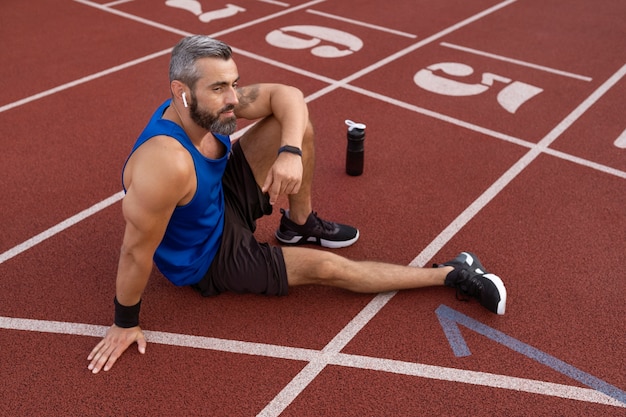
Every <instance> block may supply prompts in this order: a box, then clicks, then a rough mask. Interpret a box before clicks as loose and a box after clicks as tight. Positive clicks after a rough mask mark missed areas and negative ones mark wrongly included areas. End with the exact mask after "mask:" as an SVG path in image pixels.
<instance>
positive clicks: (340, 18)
mask: <svg viewBox="0 0 626 417" xmlns="http://www.w3.org/2000/svg"><path fill="white" fill-rule="evenodd" d="M307 13H311V14H315V15H318V16H322V17H327V18H329V19H334V20H338V21H340V22H346V23H350V24H353V25H357V26H363V27H366V28H369V29H374V30H378V31H381V32H387V33H391V34H393V35H398V36H403V37H405V38H410V39H415V38H417V35H414V34H412V33H407V32H402V31H399V30H395V29H389V28H386V27H384V26H378V25H373V24H371V23H367V22H361V21H359V20H355V19H350V18H346V17H343V16H337V15H334V14H330V13H325V12H320V11H318V10H313V9H309V10H307Z"/></svg>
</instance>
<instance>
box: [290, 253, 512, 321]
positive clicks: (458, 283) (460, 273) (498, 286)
mask: <svg viewBox="0 0 626 417" xmlns="http://www.w3.org/2000/svg"><path fill="white" fill-rule="evenodd" d="M283 256H284V259H285V266H286V267H287V280H288V282H289V285H290V286H295V285H304V284H319V285H329V286H334V287H339V288H344V289H347V290H350V291H355V292H366V293H378V292H385V291H395V290H403V289H411V288H421V287H429V286H437V285H446V286H448V287H452V288H455V289H456V290H457V296H458V294H462V295H466V296H469V297H473V298H476V299H478V301H480V303H481V304H482V305H483V306H484V307H486V308H487V309H489V310H490V311H492V312H494V313H496V314H504V312H505V307H506V288H505V287H504V283H503V282H502V280H501V279H500V278H499V277H498V276H497V275H494V274H491V273H489V272H487V271H486V270H485V268H484V267H483V265H482V264H481V263H480V261H479V260H478V258H477V257H476V255H474V254H472V253H470V252H462V253H461V254H459V255H458V256H457V257H456V258H454V259H453V260H451V261H448V262H445V263H443V264H440V265H435V267H434V268H416V267H411V266H402V265H394V264H388V263H381V262H370V261H351V260H349V259H346V258H344V257H341V256H339V255H336V254H334V253H331V252H327V251H320V250H315V249H307V248H291V247H287V248H283Z"/></svg>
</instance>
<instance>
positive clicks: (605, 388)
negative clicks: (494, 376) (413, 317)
mask: <svg viewBox="0 0 626 417" xmlns="http://www.w3.org/2000/svg"><path fill="white" fill-rule="evenodd" d="M435 313H436V314H437V318H438V319H439V323H440V324H441V327H442V328H443V332H444V333H445V335H446V337H447V338H448V343H450V346H451V347H452V351H453V352H454V354H455V356H458V357H463V356H470V355H471V354H472V353H471V352H470V350H469V348H468V347H467V343H465V339H464V338H463V335H462V334H461V331H460V330H459V326H458V325H459V324H460V325H462V326H464V327H467V328H468V329H470V330H472V331H474V332H476V333H478V334H481V335H483V336H485V337H487V338H488V339H491V340H493V341H494V342H497V343H500V344H501V345H504V346H506V347H508V348H509V349H512V350H514V351H515V352H518V353H521V354H522V355H524V356H526V357H528V358H531V359H534V360H536V361H537V362H539V363H541V364H543V365H546V366H548V367H550V368H552V369H554V370H555V371H557V372H559V373H561V374H563V375H565V376H568V377H570V378H572V379H574V380H576V381H578V382H580V383H581V384H584V385H586V386H588V387H590V388H593V389H594V390H596V391H599V392H601V393H603V394H606V395H608V396H609V397H611V398H614V399H616V400H617V401H620V402H622V403H624V404H626V392H624V391H622V390H621V389H619V388H617V387H615V386H613V385H611V384H608V383H607V382H605V381H603V380H601V379H598V378H596V377H595V376H593V375H590V374H588V373H586V372H583V371H581V370H580V369H578V368H576V367H574V366H572V365H569V364H567V363H565V362H563V361H562V360H560V359H558V358H555V357H554V356H552V355H549V354H547V353H545V352H542V351H540V350H539V349H537V348H534V347H532V346H530V345H527V344H526V343H523V342H520V341H519V340H517V339H515V338H513V337H511V336H509V335H507V334H504V333H502V332H501V331H499V330H496V329H493V328H491V327H489V326H487V325H486V324H483V323H481V322H479V321H476V320H474V319H472V318H470V317H468V316H466V315H464V314H462V313H459V312H458V311H456V310H453V309H451V308H450V307H447V306H445V305H443V304H442V305H440V306H439V307H438V308H437V310H435Z"/></svg>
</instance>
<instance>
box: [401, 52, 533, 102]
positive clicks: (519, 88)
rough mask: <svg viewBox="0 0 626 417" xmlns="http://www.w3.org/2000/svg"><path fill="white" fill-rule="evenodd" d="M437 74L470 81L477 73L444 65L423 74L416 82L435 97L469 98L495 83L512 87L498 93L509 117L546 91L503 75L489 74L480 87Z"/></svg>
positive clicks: (469, 69) (443, 63)
mask: <svg viewBox="0 0 626 417" xmlns="http://www.w3.org/2000/svg"><path fill="white" fill-rule="evenodd" d="M436 72H440V73H443V74H444V75H448V76H452V77H467V76H469V75H472V74H473V73H474V69H473V68H472V67H470V66H469V65H466V64H460V63H458V62H441V63H438V64H433V65H429V66H428V67H426V68H425V69H421V70H419V71H418V72H417V73H416V74H415V76H414V77H413V81H414V82H415V84H417V85H418V86H419V87H421V88H423V89H424V90H426V91H430V92H431V93H435V94H441V95H445V96H455V97H467V96H475V95H479V94H481V93H484V92H485V91H487V90H488V89H489V88H491V87H492V86H493V85H494V82H495V81H498V82H501V83H503V84H508V85H507V86H506V87H504V88H503V89H502V90H501V91H500V92H499V93H498V97H497V99H498V103H499V104H500V105H501V106H502V107H503V108H504V109H505V110H506V111H508V112H509V113H515V112H516V111H517V109H519V107H520V106H521V105H522V104H524V103H526V102H527V101H528V100H530V99H531V98H533V97H534V96H536V95H537V94H539V93H541V92H542V91H543V89H542V88H539V87H535V86H534V85H530V84H526V83H523V82H521V81H513V82H512V83H511V81H512V80H511V79H510V78H506V77H503V76H501V75H497V74H492V73H490V72H485V73H483V75H482V80H481V82H480V83H476V84H468V83H464V82H462V81H457V80H454V79H450V78H447V77H444V76H442V75H439V74H438V73H436Z"/></svg>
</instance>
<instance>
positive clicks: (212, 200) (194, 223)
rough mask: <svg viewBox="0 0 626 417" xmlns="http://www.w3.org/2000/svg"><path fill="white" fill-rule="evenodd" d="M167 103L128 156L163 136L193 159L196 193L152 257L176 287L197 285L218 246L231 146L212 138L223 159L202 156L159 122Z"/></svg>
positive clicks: (176, 130)
mask: <svg viewBox="0 0 626 417" xmlns="http://www.w3.org/2000/svg"><path fill="white" fill-rule="evenodd" d="M170 102H171V100H167V101H166V102H165V103H163V104H162V105H161V106H160V107H159V108H158V109H157V110H156V112H155V113H154V115H153V116H152V118H151V119H150V121H149V122H148V125H147V126H146V127H145V129H144V130H143V132H142V133H141V135H140V136H139V138H138V139H137V142H135V145H134V146H133V149H132V151H131V154H130V155H132V154H133V152H135V150H137V148H139V147H140V146H141V145H142V144H144V143H145V142H146V141H148V140H149V139H151V138H153V137H155V136H159V135H165V136H169V137H172V138H174V139H176V140H177V141H178V142H180V144H181V145H182V146H184V147H185V149H187V151H188V152H189V153H190V154H191V157H192V158H193V163H194V166H195V170H196V182H197V188H196V193H195V195H194V196H193V198H192V199H191V201H190V202H189V203H187V204H186V205H184V206H177V207H176V208H175V209H174V213H173V214H172V217H171V219H170V221H169V224H168V225H167V229H166V231H165V236H164V237H163V240H162V241H161V243H160V244H159V246H158V248H157V250H156V253H155V254H154V263H155V264H156V266H157V268H159V270H160V271H161V273H162V274H163V275H164V276H165V277H166V278H167V279H168V280H170V281H171V282H172V283H173V284H175V285H190V284H195V283H197V282H198V281H200V279H202V277H203V276H204V274H205V273H206V272H207V271H208V270H209V266H210V265H211V262H212V261H213V258H214V256H215V254H216V252H217V250H218V248H219V245H220V242H221V237H222V231H223V230H224V192H223V190H222V175H223V174H224V170H225V169H226V163H227V162H228V155H229V154H230V149H231V144H230V138H229V137H228V136H223V135H218V134H214V136H215V137H216V138H217V139H218V140H219V141H220V142H221V143H222V144H224V146H225V147H226V153H225V155H224V156H223V157H221V158H219V159H210V158H207V157H205V156H204V155H202V154H201V153H200V151H198V149H197V148H196V147H195V146H194V145H193V143H192V142H191V139H189V136H187V134H186V133H185V131H184V130H183V129H182V128H181V127H180V126H179V125H177V124H176V123H174V122H172V121H170V120H166V119H163V118H162V116H163V113H164V112H165V110H166V109H167V108H168V107H169V105H170ZM130 155H129V158H130ZM126 162H128V159H127V160H126ZM124 167H126V164H124ZM122 174H123V172H122ZM122 186H123V184H122ZM124 191H126V189H124Z"/></svg>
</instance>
